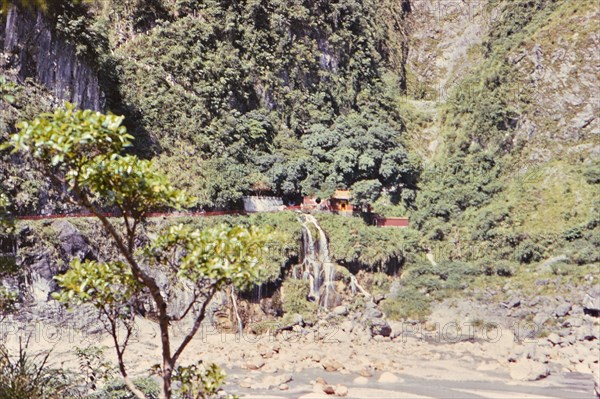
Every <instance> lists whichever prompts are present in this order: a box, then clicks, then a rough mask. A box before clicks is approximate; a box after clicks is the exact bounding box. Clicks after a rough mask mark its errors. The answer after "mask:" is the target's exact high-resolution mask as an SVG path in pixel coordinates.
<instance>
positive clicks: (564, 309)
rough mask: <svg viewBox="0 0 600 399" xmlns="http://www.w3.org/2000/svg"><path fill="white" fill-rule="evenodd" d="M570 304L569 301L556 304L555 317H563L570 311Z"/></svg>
mask: <svg viewBox="0 0 600 399" xmlns="http://www.w3.org/2000/svg"><path fill="white" fill-rule="evenodd" d="M571 307H572V305H571V304H570V303H563V304H561V305H558V306H557V307H556V309H554V315H555V316H556V317H565V316H566V315H568V314H569V312H570V311H571Z"/></svg>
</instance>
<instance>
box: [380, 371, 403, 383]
mask: <svg viewBox="0 0 600 399" xmlns="http://www.w3.org/2000/svg"><path fill="white" fill-rule="evenodd" d="M399 380H400V379H399V378H398V376H397V375H396V374H393V373H390V372H389V371H386V372H384V373H382V374H381V375H380V376H379V379H378V380H377V381H378V382H380V383H382V384H394V383H396V382H398V381H399Z"/></svg>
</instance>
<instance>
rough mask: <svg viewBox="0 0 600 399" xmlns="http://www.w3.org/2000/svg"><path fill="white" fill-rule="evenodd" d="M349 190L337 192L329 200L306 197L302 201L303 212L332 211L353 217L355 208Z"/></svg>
mask: <svg viewBox="0 0 600 399" xmlns="http://www.w3.org/2000/svg"><path fill="white" fill-rule="evenodd" d="M350 198H351V195H350V191H349V190H335V192H334V193H333V195H332V196H331V197H330V198H328V199H321V198H319V197H316V196H314V195H313V196H306V197H304V198H303V200H302V210H304V211H330V212H333V213H339V214H342V215H352V213H353V212H354V210H355V209H354V207H353V206H352V204H351V203H350Z"/></svg>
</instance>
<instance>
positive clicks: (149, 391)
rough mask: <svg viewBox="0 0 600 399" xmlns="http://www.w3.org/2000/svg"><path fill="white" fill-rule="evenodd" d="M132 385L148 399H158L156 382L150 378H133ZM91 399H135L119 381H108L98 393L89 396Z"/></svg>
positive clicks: (158, 391) (158, 392)
mask: <svg viewBox="0 0 600 399" xmlns="http://www.w3.org/2000/svg"><path fill="white" fill-rule="evenodd" d="M132 382H133V384H134V385H135V386H136V387H137V388H138V389H139V390H140V391H142V392H143V393H144V394H145V395H146V397H147V398H148V399H158V398H159V395H160V387H159V385H158V383H157V382H156V381H154V380H153V379H152V378H150V377H141V378H134V379H133V380H132ZM91 398H92V399H135V395H134V394H133V393H131V391H130V390H129V389H127V387H126V386H125V383H124V382H123V381H122V380H120V379H115V380H112V381H110V382H109V383H108V384H107V386H106V387H104V388H103V389H102V390H101V391H100V392H98V393H97V394H94V395H92V396H91Z"/></svg>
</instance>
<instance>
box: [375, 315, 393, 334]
mask: <svg viewBox="0 0 600 399" xmlns="http://www.w3.org/2000/svg"><path fill="white" fill-rule="evenodd" d="M371 333H372V334H373V336H377V335H381V336H382V337H389V336H390V335H391V334H392V327H390V325H389V324H388V322H387V321H385V320H382V319H373V320H371Z"/></svg>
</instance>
